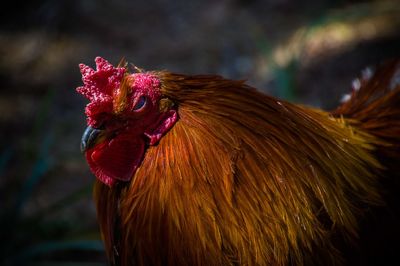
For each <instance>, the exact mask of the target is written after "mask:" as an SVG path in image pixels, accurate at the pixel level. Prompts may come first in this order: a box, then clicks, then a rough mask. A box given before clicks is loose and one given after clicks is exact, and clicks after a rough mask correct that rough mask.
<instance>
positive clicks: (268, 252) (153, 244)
mask: <svg viewBox="0 0 400 266" xmlns="http://www.w3.org/2000/svg"><path fill="white" fill-rule="evenodd" d="M217 85H218V84H217ZM217 85H216V87H222V88H225V90H223V89H219V90H217V89H216V88H214V87H212V86H209V87H206V89H203V91H202V92H201V91H196V90H193V91H189V92H186V94H183V95H181V96H179V97H181V100H182V102H181V104H180V105H179V109H178V111H179V116H180V120H179V121H178V122H177V123H176V125H175V126H174V127H173V129H172V130H171V131H170V132H169V133H168V134H166V135H165V136H164V137H163V139H162V140H161V141H160V143H159V145H158V146H154V147H150V148H149V149H148V150H147V152H146V154H145V157H144V160H143V162H142V164H141V166H140V167H139V168H138V171H137V172H136V174H135V177H134V179H133V180H132V182H131V183H130V184H129V185H128V186H127V187H126V188H125V189H124V190H123V191H122V192H121V195H120V196H117V194H120V193H119V192H117V191H115V190H112V189H111V190H110V189H109V190H107V189H108V188H106V187H104V186H101V185H100V184H98V185H99V187H98V188H97V189H98V190H99V192H100V193H97V196H96V198H97V206H98V210H99V219H100V221H101V222H100V223H101V227H102V231H103V236H104V238H105V242H106V243H107V242H108V243H109V244H108V247H107V248H108V249H112V248H113V244H112V243H113V242H112V241H110V240H111V239H112V238H111V237H110V236H108V234H109V233H108V231H109V230H110V229H109V228H110V227H109V228H105V227H107V226H111V228H114V227H113V224H112V223H111V224H110V223H107V222H105V221H107V220H108V219H110V218H109V217H110V216H111V217H113V216H114V215H116V213H115V210H113V209H112V206H114V207H115V206H117V204H118V199H119V197H120V199H121V206H120V209H121V213H120V215H121V222H120V226H121V227H120V228H121V241H120V245H121V254H120V256H121V261H122V265H129V264H130V263H131V262H134V264H137V265H148V264H153V265H160V264H170V265H225V264H232V263H238V264H248V265H264V264H266V263H267V262H268V263H269V264H276V265H284V264H287V263H288V262H289V258H290V260H291V261H292V262H296V263H299V264H301V263H304V261H306V258H305V257H306V256H307V254H311V251H312V250H314V251H315V249H321V250H325V252H326V253H328V256H327V259H328V260H329V259H332V260H335V261H336V258H335V256H336V255H337V254H336V253H335V250H336V249H335V247H334V245H333V243H332V240H331V237H332V235H333V232H334V231H342V232H346V234H348V235H349V236H352V235H354V234H355V232H356V228H357V219H356V214H357V213H361V212H362V211H363V209H362V207H361V206H362V205H363V204H365V203H374V202H375V203H376V202H378V201H379V195H378V193H377V192H376V190H377V188H376V172H374V171H372V170H371V169H372V168H376V169H379V168H380V165H379V163H378V162H377V161H376V160H375V159H374V158H373V157H372V155H371V151H372V150H373V146H372V145H371V144H370V143H374V141H375V140H374V138H372V137H371V136H369V135H368V134H365V133H363V132H358V131H355V130H354V129H353V128H351V127H350V126H348V125H347V122H346V121H344V120H343V121H342V120H340V119H333V118H332V117H330V116H329V115H328V114H327V113H323V112H320V111H315V110H312V109H308V108H303V107H298V106H293V105H291V104H288V103H285V102H278V101H276V100H274V99H272V98H269V97H266V96H263V95H261V94H259V93H257V92H255V91H254V90H251V89H249V88H247V87H239V85H240V83H234V84H233V85H235V86H236V87H235V86H233V87H232V86H231V85H232V83H226V84H225V85H224V86H217ZM229 86H231V87H229ZM190 93H192V95H190ZM208 95H213V98H209V97H208ZM168 96H169V97H171V99H179V97H178V96H175V98H174V97H173V95H168ZM185 97H186V98H185ZM183 98H184V99H183ZM360 176H362V177H363V178H360ZM112 230H114V229H112ZM109 253H110V251H109Z"/></svg>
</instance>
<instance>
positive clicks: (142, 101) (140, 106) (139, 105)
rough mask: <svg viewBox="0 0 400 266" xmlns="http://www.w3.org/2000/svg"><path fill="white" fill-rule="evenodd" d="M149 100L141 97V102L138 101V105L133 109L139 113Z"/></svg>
mask: <svg viewBox="0 0 400 266" xmlns="http://www.w3.org/2000/svg"><path fill="white" fill-rule="evenodd" d="M146 102H147V99H146V97H144V96H140V98H139V100H138V101H137V103H136V105H135V106H134V107H133V110H134V111H138V110H140V109H142V108H143V107H144V106H145V105H146Z"/></svg>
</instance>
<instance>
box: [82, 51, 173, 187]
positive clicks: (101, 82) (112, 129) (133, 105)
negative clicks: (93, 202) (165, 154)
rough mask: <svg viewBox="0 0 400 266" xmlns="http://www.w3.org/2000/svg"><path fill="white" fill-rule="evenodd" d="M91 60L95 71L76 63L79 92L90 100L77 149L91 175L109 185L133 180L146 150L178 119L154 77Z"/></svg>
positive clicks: (149, 74)
mask: <svg viewBox="0 0 400 266" xmlns="http://www.w3.org/2000/svg"><path fill="white" fill-rule="evenodd" d="M95 62H96V70H94V69H92V68H90V67H89V66H86V65H84V64H80V65H79V67H80V70H81V73H82V81H83V83H84V85H83V86H82V87H78V88H77V91H78V92H79V93H81V94H82V95H83V96H85V97H86V98H87V99H89V101H90V102H89V104H88V105H87V106H86V108H85V114H86V116H87V124H88V127H87V128H86V130H85V132H84V134H83V136H82V141H81V150H82V152H84V153H85V156H86V160H87V161H88V164H89V167H90V169H91V171H92V172H93V174H94V175H95V176H96V177H97V178H98V179H99V180H100V181H102V182H103V183H105V184H107V185H108V186H112V185H114V184H115V183H117V182H118V181H125V182H127V181H130V180H131V178H132V177H133V176H134V174H135V172H136V170H137V168H138V167H139V166H140V164H141V161H142V159H143V156H144V154H145V152H146V149H147V147H148V146H151V145H156V144H157V143H158V141H159V140H160V139H161V137H162V136H163V135H164V134H165V133H166V132H167V131H168V130H169V129H170V128H171V127H172V126H173V125H174V124H175V122H176V121H177V120H178V115H177V112H176V110H175V109H174V106H173V103H172V101H170V100H169V99H168V98H166V97H164V96H163V95H162V94H161V91H160V88H161V83H160V80H159V78H158V77H157V75H156V74H155V73H151V72H146V73H143V72H139V73H133V74H131V73H129V72H128V68H127V65H124V66H118V67H114V66H113V65H111V64H110V63H109V62H107V61H106V60H105V59H103V58H101V57H97V58H96V59H95ZM120 65H121V64H120Z"/></svg>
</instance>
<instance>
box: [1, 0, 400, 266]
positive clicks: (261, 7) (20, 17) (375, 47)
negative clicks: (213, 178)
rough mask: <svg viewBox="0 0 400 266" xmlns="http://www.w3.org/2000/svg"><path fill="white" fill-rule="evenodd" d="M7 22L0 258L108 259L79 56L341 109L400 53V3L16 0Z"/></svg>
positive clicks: (6, 11) (38, 261) (17, 261)
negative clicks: (236, 82)
mask: <svg viewBox="0 0 400 266" xmlns="http://www.w3.org/2000/svg"><path fill="white" fill-rule="evenodd" d="M8 3H9V5H10V6H9V7H5V6H4V5H3V6H2V10H1V11H0V12H1V16H0V20H1V28H0V128H1V131H0V199H1V200H0V210H1V211H0V219H1V220H0V234H1V236H0V240H1V241H0V265H105V264H106V260H105V257H104V254H103V248H102V243H101V240H100V236H99V233H98V228H97V223H96V214H95V209H94V206H93V203H92V199H91V187H92V183H93V181H94V177H93V176H92V175H91V173H90V172H89V170H88V167H87V165H86V162H85V160H84V158H83V156H82V155H81V154H80V152H79V142H80V137H81V134H82V132H83V130H84V128H85V117H84V113H83V109H84V106H85V104H86V101H85V99H83V97H81V96H80V95H78V94H77V93H76V92H75V87H77V86H80V85H81V76H80V73H79V70H78V64H79V63H81V62H84V63H86V64H88V65H91V66H93V65H94V62H93V60H94V57H95V56H98V55H99V56H102V57H104V58H106V59H108V60H109V61H110V62H112V63H114V64H117V63H118V62H119V61H120V59H121V58H122V57H125V58H126V59H127V60H128V61H129V62H132V63H134V64H135V65H137V66H138V67H140V68H143V69H148V70H153V69H168V70H170V71H174V72H183V73H187V74H194V73H197V74H201V73H202V74H205V73H213V74H220V75H223V76H225V77H228V78H232V79H247V80H248V83H249V84H251V85H253V86H255V87H257V88H258V89H260V90H262V91H264V92H265V93H268V94H270V95H273V96H276V97H280V98H284V99H287V100H290V101H293V102H297V103H302V104H308V105H312V106H315V107H321V108H325V109H332V108H334V107H335V106H337V105H338V103H339V101H340V98H341V97H342V95H343V94H344V93H345V92H347V91H348V90H349V89H350V85H351V81H352V79H353V78H355V77H356V76H357V75H358V74H359V73H360V71H361V70H362V69H363V68H364V67H366V66H373V65H375V64H377V63H379V62H381V61H383V60H385V59H388V58H392V57H399V56H400V51H399V50H400V1H398V0H391V1H355V0H336V1H334V0H331V1H327V0H311V1H305V2H304V1H297V0H266V1H261V0H248V1H245V0H224V1H212V0H205V1H166V0H157V1H151V0H148V1H129V0H118V1H105V0H104V1H94V0H80V1H78V0H59V1H55V0H54V1H52V0H48V1H38V0H36V1H35V0H33V1H27V2H22V1H14V2H11V1H9V2H8Z"/></svg>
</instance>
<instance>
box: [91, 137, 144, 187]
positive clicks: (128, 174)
mask: <svg viewBox="0 0 400 266" xmlns="http://www.w3.org/2000/svg"><path fill="white" fill-rule="evenodd" d="M144 148H145V143H144V141H143V140H142V139H140V138H130V139H125V138H123V137H120V136H117V137H116V138H114V139H113V140H111V141H106V142H104V143H103V144H100V145H97V146H95V147H94V148H93V149H91V150H89V151H87V153H86V158H87V160H88V162H89V165H90V169H91V170H92V172H93V173H94V174H95V175H96V176H97V177H98V178H99V179H100V181H102V182H103V183H105V184H107V185H110V186H111V185H113V184H114V183H115V182H116V181H117V180H120V181H125V182H126V181H129V180H131V178H132V177H133V175H134V174H135V172H136V169H137V168H138V167H139V165H140V162H141V160H142V157H143V154H144Z"/></svg>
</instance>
